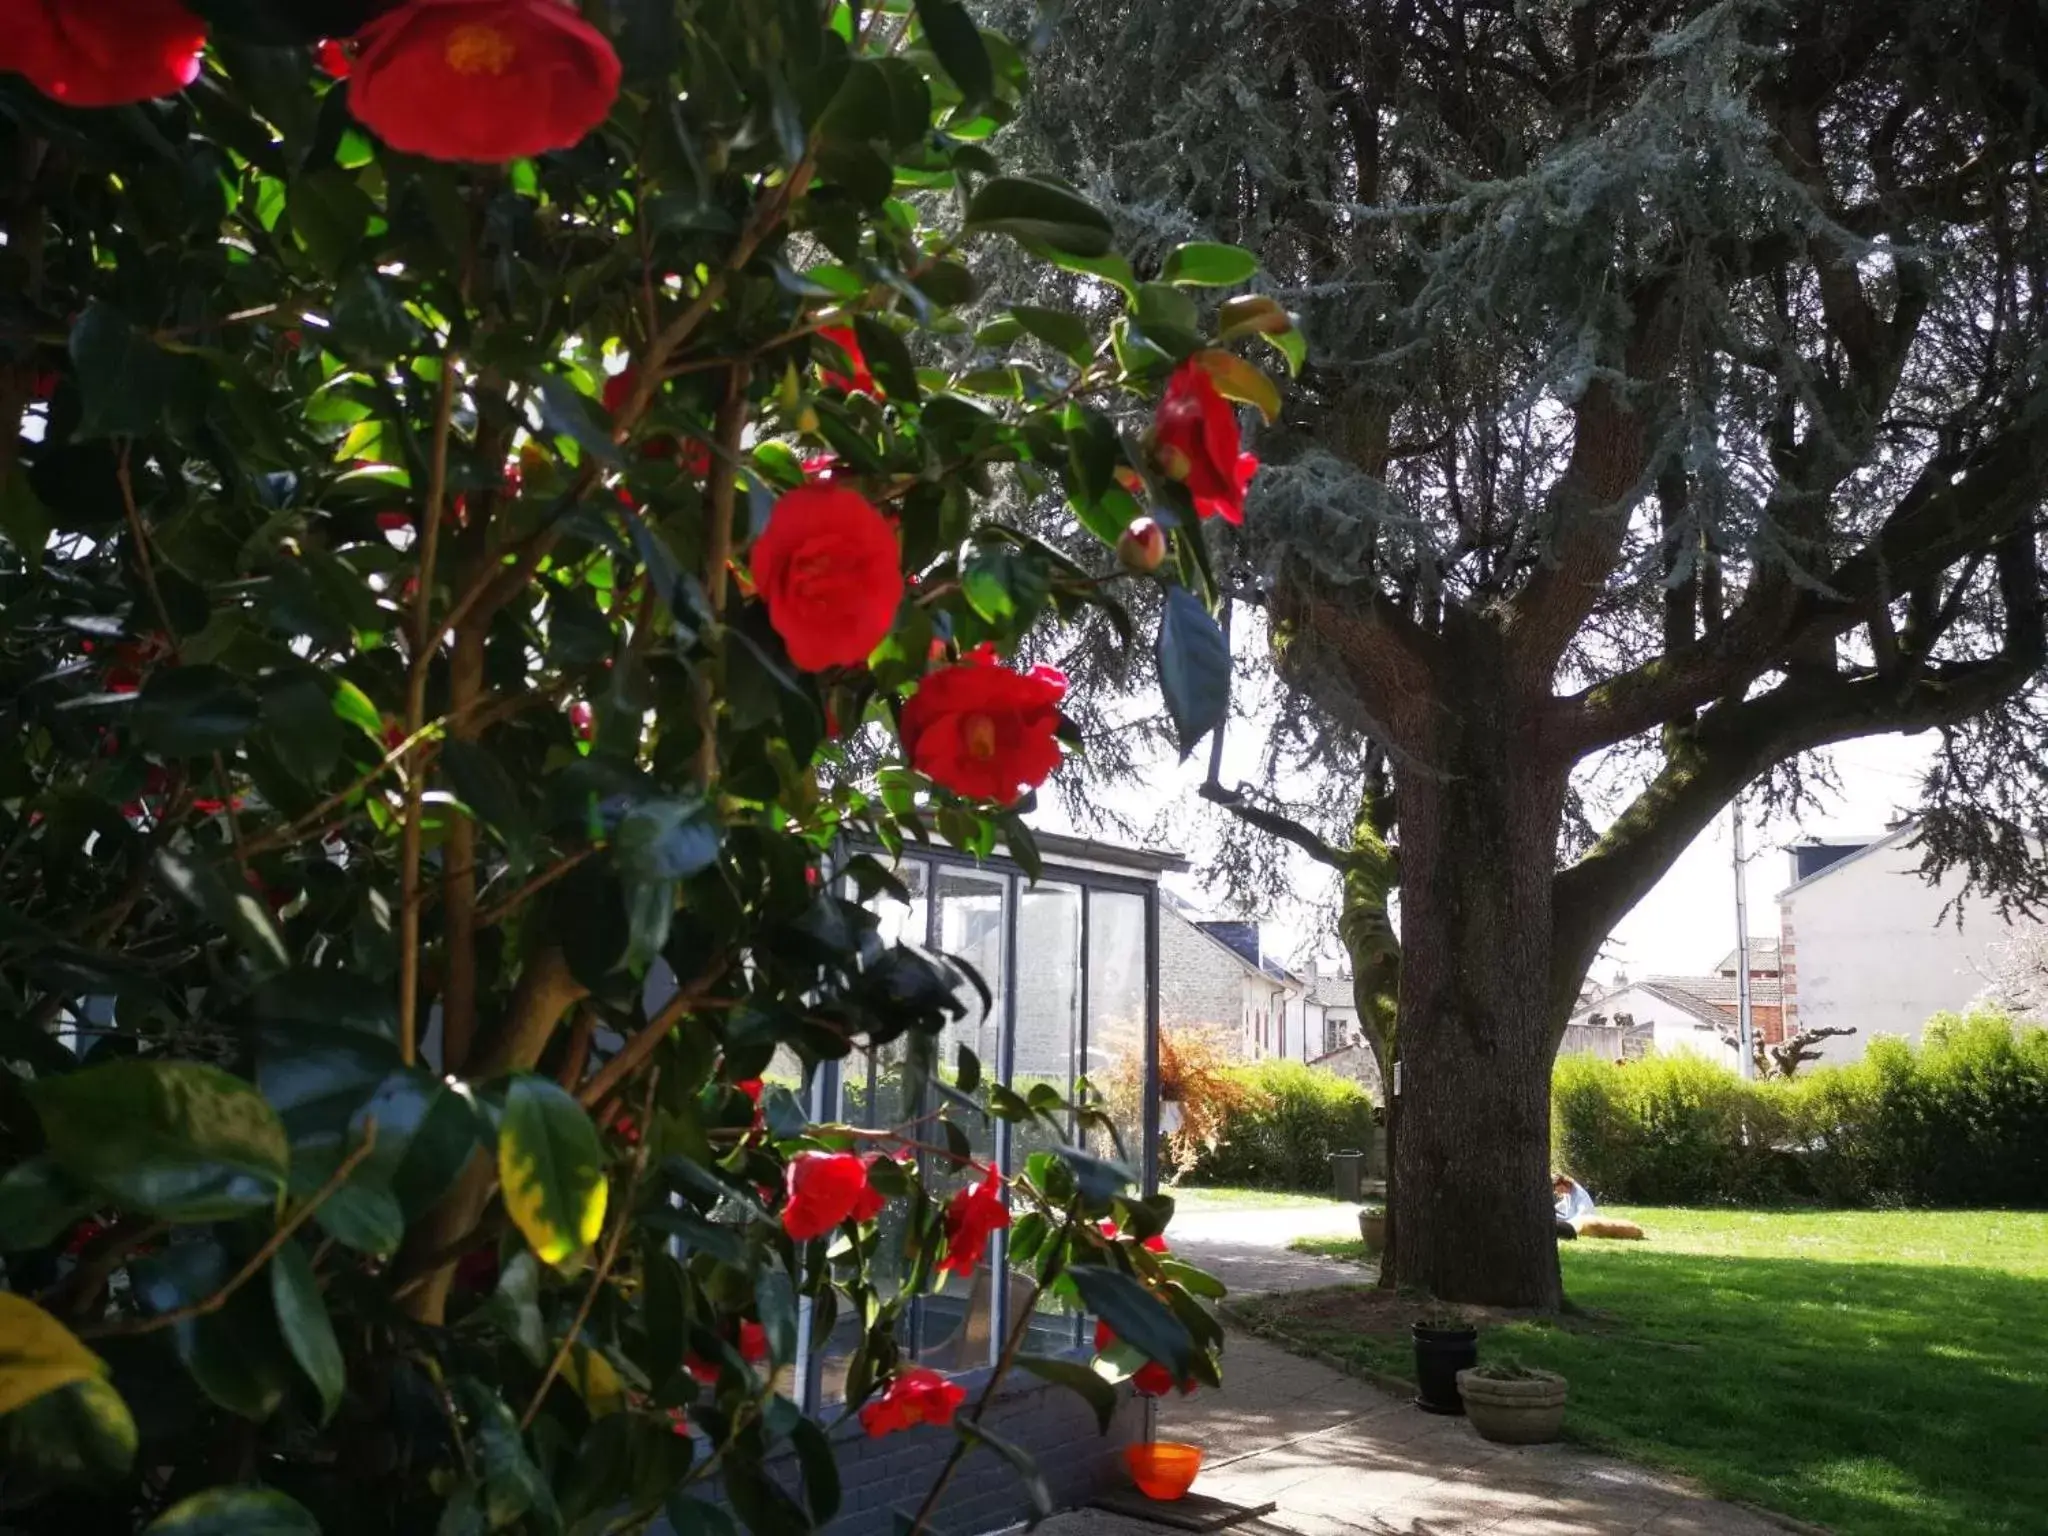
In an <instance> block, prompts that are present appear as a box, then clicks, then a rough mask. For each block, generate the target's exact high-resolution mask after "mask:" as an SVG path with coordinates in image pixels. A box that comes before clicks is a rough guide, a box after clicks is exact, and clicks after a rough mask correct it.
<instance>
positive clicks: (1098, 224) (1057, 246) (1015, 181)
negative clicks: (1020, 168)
mask: <svg viewBox="0 0 2048 1536" xmlns="http://www.w3.org/2000/svg"><path fill="white" fill-rule="evenodd" d="M965 228H967V229H968V230H980V231H987V232H990V233H994V234H1004V235H1010V236H1012V237H1014V238H1016V239H1018V240H1022V241H1025V242H1027V243H1033V244H1038V245H1043V246H1046V247H1048V248H1049V249H1051V250H1054V251H1059V252H1063V253H1065V254H1068V255H1072V256H1084V257H1100V256H1107V255H1108V254H1109V248H1110V237H1111V228H1110V222H1109V219H1108V217H1107V216H1106V215H1104V214H1103V212H1102V210H1101V209H1099V208H1097V207H1096V206H1095V205H1094V204H1093V203H1091V202H1089V201H1088V200H1087V199H1086V198H1084V197H1082V196H1080V195H1079V194H1078V193H1074V192H1070V191H1068V190H1067V189H1066V188H1065V187H1060V186H1055V185H1053V184H1052V183H1051V182H1049V181H1036V180H1033V179H1032V178H1031V177H1028V176H997V177H995V178H993V179H992V180H990V181H987V182H984V183H983V184H982V186H981V188H980V189H979V190H978V191H977V192H976V193H975V194H974V197H973V200H972V201H971V202H969V203H968V205H967V218H966V222H965Z"/></svg>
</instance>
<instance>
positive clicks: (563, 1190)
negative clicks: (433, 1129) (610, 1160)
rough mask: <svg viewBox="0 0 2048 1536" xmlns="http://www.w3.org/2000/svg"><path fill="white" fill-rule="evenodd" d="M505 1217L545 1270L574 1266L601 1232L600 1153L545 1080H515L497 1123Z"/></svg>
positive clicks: (569, 1104) (590, 1131) (592, 1135)
mask: <svg viewBox="0 0 2048 1536" xmlns="http://www.w3.org/2000/svg"><path fill="white" fill-rule="evenodd" d="M498 1179H499V1182H500V1183H501V1184H502V1185H503V1186H504V1191H505V1214H506V1215H508V1216H510V1217H511V1218H512V1220H513V1222H514V1224H515V1225H517V1226H518V1228H519V1230H520V1231H521V1232H523V1233H524V1234H525V1235H526V1240H527V1242H528V1243H530V1244H532V1245H533V1251H534V1254H535V1256H536V1257H538V1258H539V1259H540V1261H541V1262H542V1263H543V1264H557V1265H559V1264H563V1263H566V1262H567V1261H568V1260H570V1259H572V1258H574V1257H575V1256H576V1255H577V1254H579V1253H581V1252H582V1251H583V1250H584V1249H586V1248H588V1247H589V1246H590V1245H591V1244H592V1243H594V1242H596V1241H597V1235H598V1233H600V1232H601V1231H603V1230H604V1212H605V1203H606V1199H607V1196H608V1194H609V1191H608V1190H607V1189H606V1187H605V1177H604V1150H603V1148H602V1147H601V1146H600V1145H599V1143H598V1139H597V1131H596V1130H595V1128H594V1127H592V1125H591V1123H590V1120H589V1117H588V1116H587V1115H585V1114H584V1112H583V1110H582V1108H581V1107H580V1106H579V1105H578V1104H577V1103H576V1101H575V1100H574V1099H572V1098H570V1097H569V1095H568V1094H566V1093H564V1092H563V1091H562V1090H561V1089H560V1088H559V1087H557V1086H556V1085H555V1084H554V1083H552V1082H550V1081H548V1079H546V1078H544V1077H536V1076H534V1075H533V1074H531V1073H524V1074H521V1075H520V1076H518V1077H516V1078H514V1079H513V1080H512V1086H511V1088H510V1089H509V1090H508V1091H507V1092H506V1095H505V1111H504V1114H503V1116H502V1117H501V1118H500V1120H499V1122H498Z"/></svg>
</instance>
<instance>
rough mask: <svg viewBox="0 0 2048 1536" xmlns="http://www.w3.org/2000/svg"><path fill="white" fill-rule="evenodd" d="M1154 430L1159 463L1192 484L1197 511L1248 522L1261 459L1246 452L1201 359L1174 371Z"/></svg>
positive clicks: (1190, 490)
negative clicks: (1248, 490) (1247, 505)
mask: <svg viewBox="0 0 2048 1536" xmlns="http://www.w3.org/2000/svg"><path fill="white" fill-rule="evenodd" d="M1153 433H1154V442H1155V443H1156V445H1157V447H1156V452H1157V454H1158V458H1159V467H1160V468H1161V469H1163V470H1164V471H1166V473H1167V474H1168V475H1170V476H1171V477H1172V478H1173V479H1175V480H1178V481H1180V482H1181V483H1182V484H1183V485H1185V486H1186V487H1187V488H1188V494H1189V495H1190V496H1192V497H1194V499H1195V511H1196V512H1197V513H1198V514H1199V515H1201V516H1203V517H1220V518H1222V519H1223V520H1224V521H1225V522H1226V523H1242V522H1243V521H1244V493H1245V487H1247V486H1249V485H1250V484H1251V483H1252V476H1253V475H1254V474H1256V473H1257V472H1258V468H1259V461H1258V460H1257V459H1255V458H1254V457H1252V455H1250V454H1248V453H1246V452H1244V451H1243V443H1242V440H1241V439H1240V438H1239V436H1238V432H1237V412H1236V411H1235V410H1234V409H1232V407H1231V404H1230V402H1229V401H1228V400H1226V399H1224V398H1223V396H1222V395H1221V394H1220V393H1218V391H1217V389H1216V383H1215V381H1214V380H1213V379H1211V378H1210V377H1209V375H1208V372H1207V371H1206V370H1205V369H1204V368H1203V367H1202V365H1201V364H1200V363H1198V362H1195V361H1193V360H1192V359H1190V360H1189V361H1187V362H1185V363H1182V364H1181V365H1180V366H1179V367H1178V368H1176V369H1174V370H1173V377H1172V378H1170V379H1168V380H1167V381H1166V394H1165V396H1164V397H1163V398H1162V399H1161V400H1160V402H1159V412H1158V415H1157V416H1156V417H1155V418H1154V419H1153Z"/></svg>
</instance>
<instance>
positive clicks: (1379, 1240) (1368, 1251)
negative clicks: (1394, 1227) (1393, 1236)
mask: <svg viewBox="0 0 2048 1536" xmlns="http://www.w3.org/2000/svg"><path fill="white" fill-rule="evenodd" d="M1358 1236H1359V1240H1360V1241H1362V1242H1363V1243H1364V1244H1365V1256H1366V1257H1367V1258H1369V1259H1376V1258H1378V1257H1379V1256H1380V1255H1381V1254H1382V1253H1385V1252H1386V1251H1387V1213H1386V1212H1385V1211H1360V1212H1359V1213H1358Z"/></svg>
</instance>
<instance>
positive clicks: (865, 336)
mask: <svg viewBox="0 0 2048 1536" xmlns="http://www.w3.org/2000/svg"><path fill="white" fill-rule="evenodd" d="M853 333H854V335H855V336H856V337H857V338H858V339H859V341H860V349H861V352H862V353H863V354H864V355H865V356H866V358H867V360H868V368H869V369H870V371H872V372H873V374H874V376H875V379H876V381H877V382H878V383H880V384H881V386H882V389H883V391H884V392H885V393H886V394H887V395H888V396H889V398H890V399H891V400H895V401H897V402H899V403H903V404H908V403H910V402H912V401H915V400H916V399H917V398H918V387H917V365H916V364H915V363H913V362H912V361H911V358H910V349H909V348H908V347H906V346H905V345H904V344H903V338H902V337H901V336H899V335H897V334H896V332H895V331H893V330H891V329H890V328H889V327H888V326H886V325H884V324H882V322H881V321H879V320H876V319H874V318H873V317H872V316H869V315H855V316H854V317H853Z"/></svg>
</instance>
